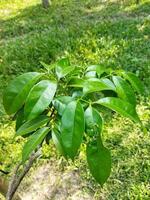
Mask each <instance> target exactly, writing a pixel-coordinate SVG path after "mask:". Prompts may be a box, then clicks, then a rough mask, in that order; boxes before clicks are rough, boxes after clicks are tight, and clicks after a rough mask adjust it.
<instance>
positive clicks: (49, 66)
mask: <svg viewBox="0 0 150 200" xmlns="http://www.w3.org/2000/svg"><path fill="white" fill-rule="evenodd" d="M40 63H41V65H42V66H43V67H44V68H45V69H46V70H47V71H48V72H49V71H51V70H52V69H53V68H54V67H55V65H48V64H46V63H44V62H42V61H40Z"/></svg>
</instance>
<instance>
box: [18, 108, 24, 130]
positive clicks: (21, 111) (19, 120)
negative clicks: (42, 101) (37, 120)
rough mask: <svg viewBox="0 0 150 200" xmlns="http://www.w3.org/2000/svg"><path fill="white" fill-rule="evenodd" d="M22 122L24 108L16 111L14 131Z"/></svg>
mask: <svg viewBox="0 0 150 200" xmlns="http://www.w3.org/2000/svg"><path fill="white" fill-rule="evenodd" d="M23 123H24V109H23V108H22V109H20V110H19V111H18V113H17V117H16V131H17V130H18V129H19V127H20V126H21V125H22V124H23Z"/></svg>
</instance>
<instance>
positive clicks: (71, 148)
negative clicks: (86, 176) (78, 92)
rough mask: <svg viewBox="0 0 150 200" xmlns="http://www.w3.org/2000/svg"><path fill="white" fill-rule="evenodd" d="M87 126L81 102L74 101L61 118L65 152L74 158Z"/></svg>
mask: <svg viewBox="0 0 150 200" xmlns="http://www.w3.org/2000/svg"><path fill="white" fill-rule="evenodd" d="M84 128H85V122H84V111H83V108H82V105H81V103H80V102H77V101H72V102H71V103H69V104H68V105H67V107H66V109H65V111H64V112H63V115H62V119H61V140H62V144H63V149H64V151H65V153H66V154H67V155H68V156H69V157H70V158H71V159H74V157H75V155H76V154H77V151H78V149H79V147H80V144H81V142H82V138H83V133H84Z"/></svg>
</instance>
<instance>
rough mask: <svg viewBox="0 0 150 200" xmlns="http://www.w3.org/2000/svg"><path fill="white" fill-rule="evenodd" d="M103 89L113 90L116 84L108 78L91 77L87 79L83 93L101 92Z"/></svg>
mask: <svg viewBox="0 0 150 200" xmlns="http://www.w3.org/2000/svg"><path fill="white" fill-rule="evenodd" d="M102 90H113V91H115V90H116V88H115V86H114V84H113V83H112V82H111V81H110V80H109V79H107V78H102V79H97V78H91V79H88V80H86V81H85V83H84V88H83V93H86V94H87V93H91V92H99V91H102Z"/></svg>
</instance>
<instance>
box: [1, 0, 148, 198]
mask: <svg viewBox="0 0 150 200" xmlns="http://www.w3.org/2000/svg"><path fill="white" fill-rule="evenodd" d="M40 3H41V2H40V1H38V0H22V1H20V0H11V1H10V0H5V1H2V0H0V27H1V28H0V102H1V100H2V91H3V90H4V88H5V86H6V85H7V84H8V82H9V81H10V80H11V79H12V78H13V77H14V76H16V75H18V74H21V73H22V72H26V71H34V70H40V68H41V65H40V61H44V62H47V63H53V62H55V61H56V60H57V59H58V58H59V57H62V56H65V55H67V56H68V57H69V58H70V60H71V62H72V63H73V64H75V65H77V66H84V65H87V64H97V63H103V64H105V65H106V66H111V67H113V68H123V69H125V70H128V71H133V72H135V73H136V74H137V75H138V76H139V77H140V78H141V80H143V82H144V84H145V87H146V91H147V96H148V97H149V91H150V17H149V13H150V2H149V0H141V3H140V4H139V5H136V4H135V3H134V1H131V0H130V1H127V0H126V1H117V0H114V1H105V2H103V3H102V1H100V0H87V1H85V0H80V1H79V0H75V1H73V0H72V1H67V0H61V1H60V0H55V1H53V4H52V6H51V7H50V8H49V9H48V10H45V9H43V8H42V7H41V4H40ZM148 97H147V103H145V100H143V99H142V98H141V105H140V106H139V113H140V116H141V118H142V119H143V121H144V123H145V125H146V126H147V128H150V125H149V123H148V120H149V119H150V117H149V116H150V112H149V110H148V108H149V106H150V105H149V104H150V101H149V98H148ZM1 107H2V106H1ZM1 109H2V108H1ZM1 121H2V119H1ZM8 124H9V120H7V121H2V122H1V127H0V130H1V132H0V137H1V142H0V147H1V149H2V151H1V152H0V159H1V160H0V161H1V162H2V163H3V166H2V167H3V168H5V169H10V168H12V166H13V165H14V164H15V163H16V162H17V160H18V159H19V155H20V148H21V143H20V142H19V141H18V143H17V144H16V143H15V142H12V140H11V138H12V135H13V131H14V129H13V126H12V125H8ZM6 126H7V127H6ZM104 138H105V142H106V145H107V146H109V147H110V149H111V150H112V156H113V172H112V175H111V177H110V179H109V181H108V182H107V184H106V185H105V186H104V188H103V189H100V188H99V187H98V186H97V184H96V183H95V182H94V181H92V180H91V177H86V179H88V178H89V179H88V180H89V185H90V187H89V188H91V187H93V188H94V192H93V191H91V192H93V195H94V198H95V199H108V200H114V199H116V200H126V199H130V200H132V199H133V200H135V199H137V200H145V199H149V196H150V194H149V187H150V183H149V180H150V177H149V174H150V161H149V150H150V149H149V135H144V134H143V133H142V131H141V130H140V129H139V128H138V127H136V125H133V124H132V123H131V122H128V121H127V120H125V119H122V118H120V117H118V116H116V117H115V118H114V119H113V120H112V121H110V122H109V123H108V124H107V125H106V126H105V130H104ZM18 144H19V147H18V148H17V145H18ZM11 149H14V150H15V152H16V151H17V153H16V154H14V152H12V151H11ZM16 149H17V150H16ZM12 160H14V162H13V163H12ZM83 160H84V159H83ZM77 165H78V167H79V168H80V169H81V174H82V176H83V177H84V176H85V174H84V171H85V161H83V162H81V163H80V162H79V161H77ZM89 190H90V189H89Z"/></svg>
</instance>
